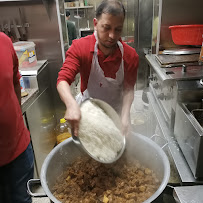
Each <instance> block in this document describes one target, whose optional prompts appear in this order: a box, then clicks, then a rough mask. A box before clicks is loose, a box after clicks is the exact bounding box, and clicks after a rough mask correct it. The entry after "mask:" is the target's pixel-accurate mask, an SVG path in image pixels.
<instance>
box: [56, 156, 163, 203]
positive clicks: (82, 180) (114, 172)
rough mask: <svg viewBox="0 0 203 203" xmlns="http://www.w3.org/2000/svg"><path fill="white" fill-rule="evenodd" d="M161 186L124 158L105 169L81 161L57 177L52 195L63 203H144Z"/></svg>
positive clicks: (149, 172)
mask: <svg viewBox="0 0 203 203" xmlns="http://www.w3.org/2000/svg"><path fill="white" fill-rule="evenodd" d="M159 185H160V181H159V180H158V178H157V176H156V175H155V173H154V172H153V171H152V170H150V169H148V168H146V167H144V166H142V165H141V164H140V163H139V162H138V161H134V160H133V161H127V160H126V159H125V157H122V158H121V159H120V160H119V161H117V162H116V163H114V164H107V165H105V164H102V163H99V162H97V161H95V160H93V159H91V158H89V157H80V158H78V159H77V160H76V161H75V162H74V163H73V164H72V165H70V166H68V167H67V168H66V170H64V172H63V174H61V175H60V177H58V179H57V181H56V184H55V186H54V187H53V194H54V196H55V197H56V198H57V199H58V200H59V201H61V202H62V203H76V202H77V203H102V202H103V203H113V202H114V203H122V202H123V203H141V202H144V201H145V200H146V199H148V198H149V197H150V196H152V195H153V193H155V192H156V190H157V189H158V187H159Z"/></svg>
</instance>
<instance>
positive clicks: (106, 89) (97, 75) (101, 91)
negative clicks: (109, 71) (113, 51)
mask: <svg viewBox="0 0 203 203" xmlns="http://www.w3.org/2000/svg"><path fill="white" fill-rule="evenodd" d="M94 35H95V38H96V43H95V47H94V54H93V58H92V65H91V71H90V75H89V80H88V84H87V89H86V90H85V91H84V92H83V93H82V94H81V93H80V94H79V95H77V96H76V101H77V102H78V104H80V103H81V102H83V101H84V100H85V99H87V98H90V97H92V98H97V99H101V100H103V101H105V102H107V103H108V104H110V105H111V106H112V107H113V108H114V109H115V110H116V111H117V112H120V110H121V106H122V93H123V81H124V61H123V45H122V43H121V42H120V41H118V42H117V44H118V46H119V49H120V51H121V54H122V60H121V64H120V67H119V69H118V71H117V73H116V78H115V79H113V78H108V77H105V75H104V72H103V70H102V68H101V67H100V65H99V62H98V55H97V52H98V39H97V32H94Z"/></svg>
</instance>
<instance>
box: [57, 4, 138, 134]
mask: <svg viewBox="0 0 203 203" xmlns="http://www.w3.org/2000/svg"><path fill="white" fill-rule="evenodd" d="M124 19H125V9H124V6H123V5H122V3H121V2H120V1H118V0H104V1H102V2H101V4H100V5H99V6H98V8H97V11H96V18H94V29H95V32H94V34H93V35H90V36H87V37H85V38H81V39H78V40H74V41H73V44H72V46H71V47H70V49H69V50H68V51H67V53H66V55H67V57H66V60H65V62H64V64H63V67H62V68H61V71H60V72H59V74H58V80H57V90H58V92H59V95H60V97H61V99H62V101H63V102H64V104H65V105H66V109H67V110H66V113H65V119H67V120H68V121H69V122H70V123H71V125H72V127H73V129H74V134H75V135H77V134H78V126H79V121H80V117H81V112H80V108H79V105H78V103H80V102H82V101H84V100H85V99H86V98H88V97H92V98H97V99H101V100H103V101H105V102H107V103H109V104H110V105H111V106H112V107H113V108H114V109H115V110H116V111H117V112H118V113H119V114H120V116H121V122H122V130H123V134H124V135H126V134H127V133H128V130H129V126H130V120H129V118H130V108H131V104H132V102H133V98H134V85H135V82H136V76H137V68H138V55H137V53H136V51H135V50H134V49H133V48H131V47H130V46H128V45H127V44H125V43H124V42H122V40H121V33H122V29H123V23H124ZM77 73H80V76H81V94H80V95H78V96H77V97H76V100H77V102H78V103H77V102H76V100H75V99H74V98H73V96H72V94H71V91H70V84H71V83H72V82H73V81H74V78H75V76H76V74H77Z"/></svg>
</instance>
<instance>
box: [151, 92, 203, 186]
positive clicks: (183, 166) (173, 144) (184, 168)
mask: <svg viewBox="0 0 203 203" xmlns="http://www.w3.org/2000/svg"><path fill="white" fill-rule="evenodd" d="M148 99H149V102H150V104H151V106H152V108H153V112H154V113H155V116H156V118H157V121H158V124H159V126H160V128H161V131H162V133H163V135H164V137H165V139H166V140H167V141H168V149H169V152H170V155H171V157H172V159H173V161H174V163H175V167H176V169H177V171H178V174H179V176H180V179H181V182H182V184H188V183H193V184H198V183H201V184H202V182H201V181H198V180H196V179H195V178H194V176H193V174H192V172H191V170H190V168H189V166H188V164H187V162H186V160H185V158H184V156H183V153H182V151H181V149H180V147H179V145H178V143H177V141H176V139H175V137H174V134H173V133H172V132H171V130H169V128H168V127H167V125H166V123H165V121H164V120H163V117H162V114H161V111H160V109H159V108H158V106H157V102H156V100H155V98H154V97H153V96H152V94H151V93H148Z"/></svg>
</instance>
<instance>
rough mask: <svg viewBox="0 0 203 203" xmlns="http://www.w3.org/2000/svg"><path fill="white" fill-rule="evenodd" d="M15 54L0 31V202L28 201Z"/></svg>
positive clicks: (29, 167)
mask: <svg viewBox="0 0 203 203" xmlns="http://www.w3.org/2000/svg"><path fill="white" fill-rule="evenodd" d="M19 78H20V77H19V72H18V58H17V56H16V53H15V51H14V48H13V44H12V42H11V40H10V39H9V37H7V36H6V35H5V34H4V33H2V32H0V202H2V203H31V202H32V201H31V197H30V196H29V195H28V194H27V187H26V185H27V181H28V180H29V179H31V178H33V172H34V159H33V151H32V147H31V144H30V133H29V131H28V130H27V128H26V127H25V125H24V121H23V117H22V112H21V108H20V105H19V104H20V102H21V88H20V83H19Z"/></svg>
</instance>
